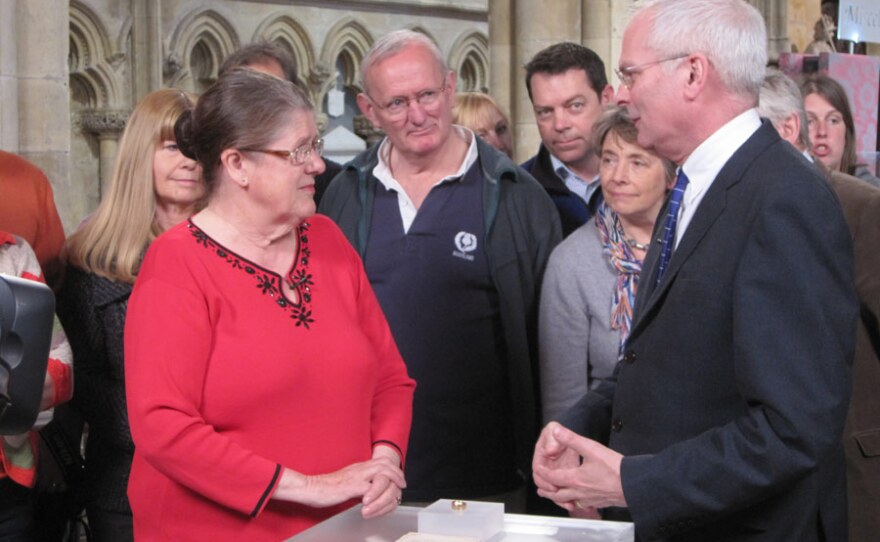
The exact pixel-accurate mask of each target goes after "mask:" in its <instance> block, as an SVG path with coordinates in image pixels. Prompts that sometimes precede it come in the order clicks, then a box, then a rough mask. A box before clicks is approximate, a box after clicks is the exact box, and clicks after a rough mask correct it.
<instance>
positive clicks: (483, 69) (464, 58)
mask: <svg viewBox="0 0 880 542" xmlns="http://www.w3.org/2000/svg"><path fill="white" fill-rule="evenodd" d="M449 68H450V69H452V70H455V72H456V73H457V74H458V88H459V90H462V91H474V90H475V91H479V92H488V91H489V38H488V37H487V36H486V35H485V34H481V33H479V32H471V33H469V34H464V35H462V36H461V37H459V38H458V39H457V40H456V41H455V43H454V44H453V45H452V51H451V52H450V54H449Z"/></svg>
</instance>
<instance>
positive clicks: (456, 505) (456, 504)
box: [452, 500, 467, 512]
mask: <svg viewBox="0 0 880 542" xmlns="http://www.w3.org/2000/svg"><path fill="white" fill-rule="evenodd" d="M466 508H467V503H466V502H464V501H457V500H456V501H452V509H453V510H455V511H456V512H461V511H463V510H465V509H466Z"/></svg>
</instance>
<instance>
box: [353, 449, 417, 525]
mask: <svg viewBox="0 0 880 542" xmlns="http://www.w3.org/2000/svg"><path fill="white" fill-rule="evenodd" d="M373 460H374V461H384V462H387V463H388V464H389V465H391V466H392V467H394V468H395V469H397V470H400V456H399V455H398V454H397V452H396V451H395V450H394V449H392V448H391V447H389V446H385V445H381V444H380V445H378V446H376V447H375V448H373ZM401 474H403V471H401ZM404 487H406V483H405V482H404V484H403V485H400V484H397V483H395V482H394V481H393V480H391V479H390V478H388V477H386V476H384V475H381V474H380V475H378V476H376V477H375V478H373V480H371V483H370V489H369V490H367V492H366V493H365V494H364V497H363V499H361V502H362V503H363V505H364V506H363V508H362V509H361V515H362V516H363V517H364V518H367V519H369V518H374V517H378V516H383V515H385V514H387V513H389V512H392V511H394V509H395V508H397V505H398V504H400V495H401V493H402V492H403V488H404Z"/></svg>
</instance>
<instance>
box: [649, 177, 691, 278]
mask: <svg viewBox="0 0 880 542" xmlns="http://www.w3.org/2000/svg"><path fill="white" fill-rule="evenodd" d="M687 184H688V178H687V175H685V174H684V169H682V168H679V169H678V179H676V181H675V187H674V188H673V189H672V195H671V196H669V207H668V208H667V209H666V224H665V225H664V226H663V245H662V248H661V250H660V265H659V268H658V269H657V282H656V284H655V286H656V285H657V284H660V279H662V278H663V274H664V273H666V268H667V267H669V260H670V258H672V249H673V248H674V247H675V225H676V223H677V222H678V209H679V208H680V207H681V199H682V198H683V197H684V190H685V188H687Z"/></svg>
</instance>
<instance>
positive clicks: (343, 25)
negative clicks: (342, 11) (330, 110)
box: [316, 17, 374, 103]
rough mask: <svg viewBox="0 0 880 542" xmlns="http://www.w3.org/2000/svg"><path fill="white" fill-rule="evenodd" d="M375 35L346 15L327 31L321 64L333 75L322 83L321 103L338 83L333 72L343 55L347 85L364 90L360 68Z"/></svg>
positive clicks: (319, 96)
mask: <svg viewBox="0 0 880 542" xmlns="http://www.w3.org/2000/svg"><path fill="white" fill-rule="evenodd" d="M373 41H374V40H373V37H372V36H371V35H370V32H369V31H368V30H367V27H366V26H365V25H364V24H363V23H361V22H360V21H357V20H355V19H354V18H353V17H346V18H343V19H341V20H339V21H338V22H337V23H336V24H335V25H333V27H332V28H330V30H329V31H328V32H327V39H326V40H325V41H324V46H323V48H322V49H321V64H322V65H323V66H326V67H327V69H328V71H329V74H330V75H331V77H328V78H327V80H326V81H324V82H323V84H322V85H321V89H320V93H319V95H318V97H317V98H318V101H317V102H316V103H321V101H323V99H324V96H325V95H326V94H327V92H328V91H329V90H330V89H331V88H333V85H334V84H335V83H336V79H335V77H332V74H334V73H335V72H336V60H337V59H338V58H339V56H340V55H343V62H344V63H345V64H346V65H347V68H348V69H347V70H346V71H347V73H346V77H345V86H348V87H351V88H353V89H355V90H357V91H361V90H363V88H361V82H360V75H359V74H360V69H361V63H362V62H363V61H364V57H366V56H367V51H369V50H370V47H372V45H373Z"/></svg>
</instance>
